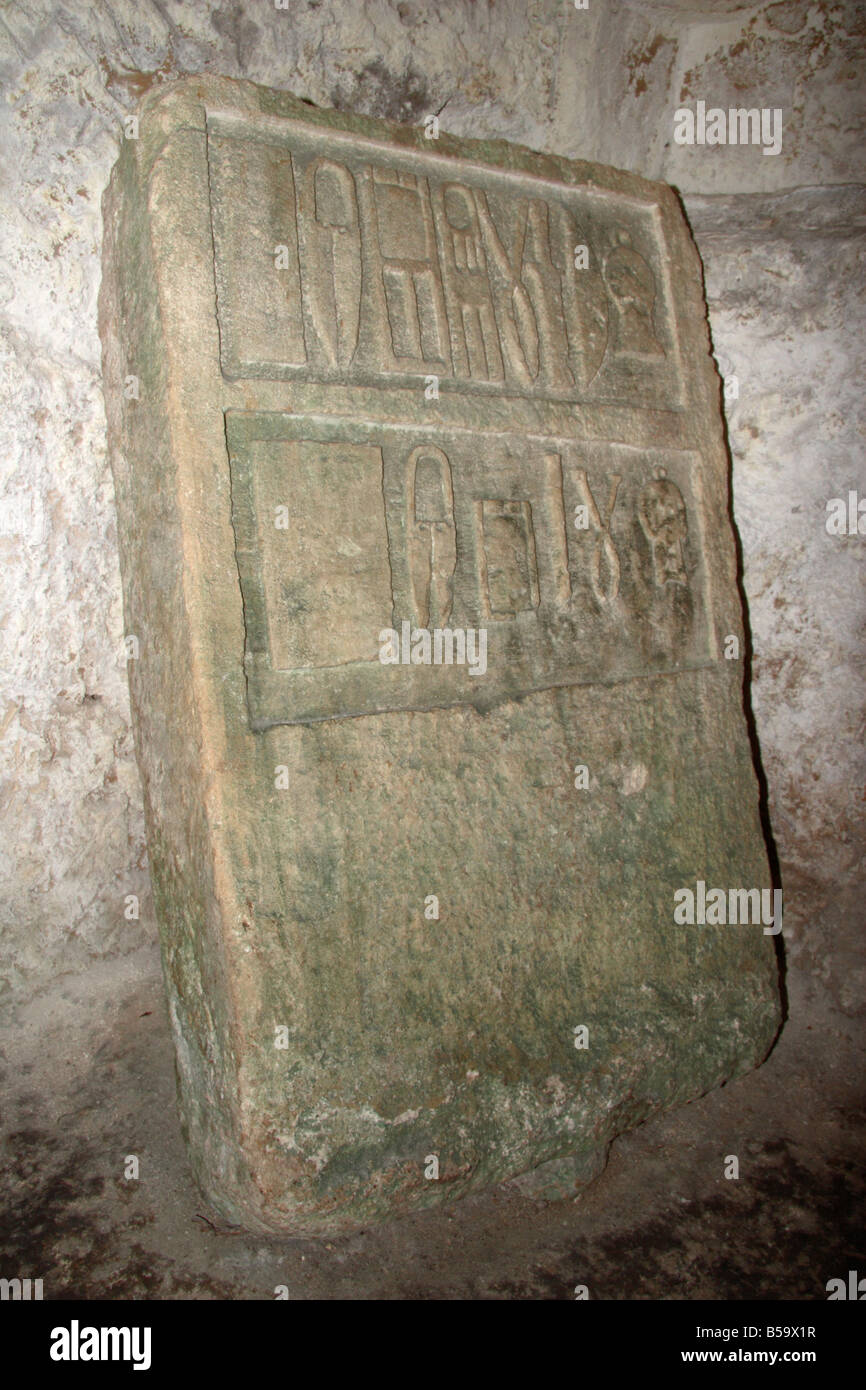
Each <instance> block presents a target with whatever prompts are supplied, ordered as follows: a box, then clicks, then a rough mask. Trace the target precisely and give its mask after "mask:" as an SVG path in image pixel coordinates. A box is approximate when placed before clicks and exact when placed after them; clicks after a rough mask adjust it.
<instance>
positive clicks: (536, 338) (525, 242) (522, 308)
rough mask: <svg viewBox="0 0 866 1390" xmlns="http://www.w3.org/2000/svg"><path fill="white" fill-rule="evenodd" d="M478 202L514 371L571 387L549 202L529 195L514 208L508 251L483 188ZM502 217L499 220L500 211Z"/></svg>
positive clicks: (525, 378) (526, 379)
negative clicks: (553, 252)
mask: <svg viewBox="0 0 866 1390" xmlns="http://www.w3.org/2000/svg"><path fill="white" fill-rule="evenodd" d="M475 204H476V208H477V211H478V221H479V225H480V227H481V231H482V235H483V237H484V245H485V249H486V254H487V264H488V266H489V267H490V271H491V285H492V287H493V291H494V302H495V306H496V317H497V322H498V325H499V333H500V339H501V342H502V348H503V353H504V356H505V360H506V362H507V363H508V367H509V370H510V372H511V374H512V375H513V376H514V377H515V378H516V379H517V380H518V381H519V382H520V383H521V384H522V385H530V384H531V383H532V382H534V381H541V382H543V383H544V384H545V385H547V386H551V387H554V388H556V389H558V390H563V389H566V388H568V387H570V386H573V385H574V378H573V377H572V374H571V372H570V371H569V369H568V366H567V364H566V357H567V352H568V345H567V340H566V333H565V321H564V317H563V306H562V283H561V277H560V273H559V271H558V270H557V268H556V266H555V265H554V263H553V260H552V257H551V250H550V226H549V210H548V206H547V203H545V202H544V201H543V200H542V199H541V198H530V199H521V200H520V201H519V202H518V203H517V204H516V205H515V206H514V208H513V209H512V213H511V235H510V237H509V245H510V249H507V248H506V245H505V243H504V241H503V233H501V232H500V229H499V228H498V227H497V225H496V222H495V220H494V216H493V213H492V212H491V209H490V206H489V203H488V200H487V195H486V194H485V193H484V191H483V190H481V189H477V190H476V191H475ZM498 215H499V216H500V221H501V220H502V216H501V213H500V214H498Z"/></svg>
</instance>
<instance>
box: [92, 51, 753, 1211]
mask: <svg viewBox="0 0 866 1390" xmlns="http://www.w3.org/2000/svg"><path fill="white" fill-rule="evenodd" d="M432 146H433V142H432V141H428V140H426V139H425V136H424V134H423V132H419V131H417V130H413V129H411V128H406V127H397V126H393V127H391V126H386V125H384V124H383V123H381V122H374V121H371V120H369V119H364V118H354V119H351V118H348V117H342V118H341V117H340V116H338V115H337V114H336V113H333V112H321V111H317V112H311V111H310V110H309V109H307V108H305V107H304V106H303V105H302V103H300V102H298V101H297V100H295V99H293V98H291V97H289V96H286V95H284V94H281V93H278V92H274V91H272V90H268V89H265V88H256V87H253V86H251V85H248V84H236V83H235V84H233V83H231V82H229V81H226V80H221V81H218V80H216V79H208V80H203V79H191V80H188V81H186V82H184V83H180V84H177V85H176V86H174V87H172V88H171V89H169V90H167V91H166V92H164V93H160V94H153V95H152V96H150V97H148V98H146V99H145V102H144V104H143V106H142V109H141V112H140V116H139V125H138V127H137V130H136V132H135V135H134V138H130V139H129V140H128V141H127V142H126V144H125V147H124V149H123V152H122V155H121V159H120V161H119V163H118V166H117V169H116V171H115V174H114V176H113V178H112V182H111V185H110V188H109V192H108V194H107V197H106V203H105V228H106V248H105V279H104V283H103V292H102V298H101V310H100V313H101V329H102V333H103V339H104V343H105V357H104V371H105V391H106V402H107V407H108V417H109V441H110V446H111V458H112V466H113V469H114V474H115V480H116V491H117V501H118V515H119V523H120V544H121V560H122V568H123V575H124V606H125V617H126V625H127V632H128V633H129V634H135V637H136V639H137V643H138V646H137V648H136V651H135V654H134V658H133V659H131V660H130V662H129V672H130V689H131V694H132V704H133V716H134V723H135V728H136V741H137V751H138V757H139V765H140V769H141V774H142V781H143V787H144V793H145V810H146V816H147V821H148V841H149V850H150V860H151V872H152V878H153V883H154V891H155V897H156V905H157V915H158V918H159V921H160V928H161V934H162V942H163V956H164V961H165V969H166V979H167V985H168V990H169V1002H170V1011H171V1014H172V1019H173V1022H174V1027H175V1035H176V1043H177V1050H178V1069H179V1082H180V1096H181V1108H182V1114H183V1120H184V1126H185V1130H186V1132H187V1135H188V1140H189V1144H190V1150H191V1153H192V1157H193V1164H194V1167H195V1170H196V1173H197V1175H198V1178H199V1181H200V1182H201V1184H202V1186H203V1188H204V1190H205V1192H206V1193H207V1194H208V1196H209V1198H210V1200H211V1201H212V1202H213V1204H214V1205H215V1207H216V1208H217V1209H218V1210H219V1211H221V1212H222V1213H223V1215H224V1216H225V1217H227V1218H228V1219H231V1220H234V1221H241V1222H243V1223H244V1224H247V1225H251V1226H252V1227H253V1228H257V1229H267V1230H290V1231H294V1232H306V1233H312V1232H316V1231H327V1230H330V1229H339V1228H343V1227H346V1226H358V1225H360V1224H363V1223H365V1222H369V1221H371V1220H375V1219H378V1218H381V1217H383V1216H385V1215H391V1214H393V1213H394V1212H395V1211H402V1210H409V1209H412V1208H415V1207H426V1206H432V1205H436V1204H438V1203H439V1202H441V1201H444V1200H449V1199H451V1198H453V1197H455V1196H461V1195H464V1194H465V1193H467V1192H470V1191H474V1190H478V1189H479V1188H483V1187H485V1186H488V1185H490V1184H491V1183H495V1182H497V1181H502V1180H503V1179H507V1178H512V1177H515V1176H518V1175H519V1174H521V1173H525V1172H526V1171H527V1170H529V1169H535V1168H538V1167H539V1165H542V1166H543V1167H544V1168H545V1169H546V1175H541V1176H539V1177H538V1178H537V1181H538V1183H539V1184H540V1186H539V1188H538V1190H539V1191H549V1190H553V1189H555V1190H558V1191H562V1190H565V1191H568V1190H573V1189H574V1186H575V1183H576V1182H579V1181H581V1180H585V1179H586V1177H587V1176H589V1175H591V1173H592V1172H594V1171H596V1170H597V1167H598V1163H599V1157H598V1155H599V1151H601V1154H603V1151H604V1148H605V1146H606V1145H607V1144H608V1143H609V1142H610V1140H611V1139H612V1138H613V1137H614V1136H615V1135H616V1134H617V1133H619V1132H621V1131H622V1130H624V1129H627V1128H629V1127H630V1126H632V1125H634V1124H635V1123H637V1122H639V1121H640V1120H642V1119H644V1118H645V1117H646V1116H647V1115H649V1114H652V1113H653V1112H654V1111H655V1110H657V1109H659V1108H660V1107H665V1106H669V1105H671V1104H674V1103H677V1102H681V1101H683V1100H686V1099H689V1098H691V1097H693V1096H695V1095H699V1094H701V1093H702V1092H704V1091H706V1090H707V1089H708V1088H709V1087H711V1086H712V1085H714V1084H718V1083H719V1082H720V1081H723V1080H725V1079H726V1078H728V1077H729V1076H731V1075H735V1074H739V1073H741V1072H742V1071H743V1070H746V1069H748V1068H749V1067H750V1066H754V1065H755V1064H757V1063H758V1062H759V1061H760V1060H761V1059H762V1058H763V1057H764V1056H765V1054H766V1052H767V1050H768V1048H769V1046H770V1044H771V1042H772V1040H773V1038H774V1036H775V1033H776V1030H777V1027H778V1023H779V1000H778V991H777V986H776V956H775V951H774V947H773V943H772V941H771V940H770V939H768V936H767V934H766V933H765V932H764V931H763V930H762V925H763V924H762V922H761V920H760V918H757V919H755V918H753V919H752V921H751V923H749V922H748V921H746V922H743V921H742V919H741V920H740V921H739V923H734V922H733V921H732V923H731V924H725V925H704V924H703V918H702V916H699V918H698V923H697V924H695V922H694V919H692V923H691V924H689V925H687V924H685V923H684V922H683V919H682V918H680V919H679V922H678V919H677V918H676V916H675V913H674V908H675V903H676V899H675V894H676V893H677V891H678V890H682V889H684V888H685V889H687V890H688V889H690V890H692V891H695V890H696V885H697V883H698V881H701V882H702V883H704V882H705V883H706V884H707V885H708V886H711V887H713V888H717V889H718V888H721V890H722V894H723V897H724V899H725V902H726V903H727V900H728V897H727V895H728V892H729V890H734V889H751V890H758V891H760V890H765V891H766V890H767V889H768V888H769V885H770V878H769V873H768V868H767V863H766V856H765V850H764V844H763V837H762V833H761V827H760V821H759V815H758V786H757V781H756V778H755V775H754V772H753V770H752V766H751V752H750V748H749V743H748V738H747V731H746V724H745V718H744V712H743V664H742V662H741V661H738V660H729V659H727V658H726V656H725V649H726V644H727V643H728V642H730V641H731V640H735V641H738V642H742V631H741V625H740V618H739V612H738V609H739V597H738V592H737V587H736V565H735V550H734V539H733V533H732V530H731V528H730V523H729V519H728V515H729V498H728V486H727V460H726V456H725V452H724V448H723V439H722V428H721V416H720V411H719V379H718V376H717V374H716V371H715V366H714V363H713V361H712V358H711V355H710V351H709V340H708V334H707V328H706V323H705V321H704V316H703V306H702V300H701V292H700V273H699V263H698V260H697V256H696V253H695V251H694V248H693V246H692V244H691V242H690V239H689V237H688V233H687V230H686V228H685V224H684V221H683V219H682V215H681V213H680V210H679V206H678V204H677V202H676V199H675V197H674V195H673V194H672V192H671V191H670V190H669V189H667V188H666V187H664V186H663V185H659V184H649V183H646V182H644V181H642V180H639V179H637V178H634V177H633V176H628V175H623V174H619V173H616V172H615V171H612V170H609V169H605V168H603V167H601V166H591V165H586V164H581V165H574V164H569V163H568V162H567V161H564V160H560V159H557V158H555V157H552V156H549V157H542V156H540V155H534V154H532V153H531V152H529V151H526V150H523V149H521V148H519V147H516V146H508V145H505V144H502V143H499V144H494V143H492V142H487V143H485V144H481V143H471V142H466V141H457V140H455V139H454V138H452V137H441V138H440V139H439V140H438V141H436V143H435V150H434V148H433V147H432ZM579 247H584V248H586V249H587V251H588V264H587V265H586V266H582V265H577V266H576V264H575V262H576V261H579V260H581V258H582V253H581V252H580V251H579V250H576V248H579ZM275 248H276V251H275ZM431 373H433V374H435V380H436V381H437V382H438V386H439V394H437V395H435V396H434V397H432V398H431V397H430V396H429V395H428V392H427V389H426V387H427V386H429V381H430V375H429V374H431ZM130 374H134V381H135V385H134V388H133V389H132V390H130V389H129V382H130ZM281 507H285V509H286V513H285V516H284V517H283V519H282V520H283V522H284V523H287V524H281V523H280V515H279V514H280V509H281ZM445 627H447V628H448V629H449V633H448V637H449V639H450V636H451V632H450V630H451V629H457V630H460V631H462V632H465V633H467V646H468V644H469V638H468V634H469V633H470V632H471V633H472V634H473V635H474V637H475V641H476V642H478V640H479V634H481V633H483V635H484V638H485V639H486V644H487V645H486V653H485V659H484V662H483V664H480V663H478V662H477V660H476V663H475V669H472V668H471V666H470V665H469V663H468V662H467V661H464V662H463V663H462V664H461V663H460V661H459V657H458V658H457V659H456V661H455V662H454V664H452V665H445V666H443V665H442V664H441V657H440V658H439V664H436V660H435V656H434V662H433V664H430V655H431V654H432V653H428V654H427V658H426V662H425V661H420V662H418V661H416V656H417V654H418V652H419V651H420V653H421V654H422V655H423V647H421V646H420V642H421V641H422V640H423V634H427V635H428V641H429V634H430V632H431V630H432V631H433V632H434V633H435V632H437V631H438V632H440V635H441V629H442V628H445ZM386 632H388V633H391V634H392V635H393V636H392V638H391V639H388V641H389V642H392V641H393V640H394V639H395V638H396V636H397V634H400V635H401V638H402V643H403V646H404V650H403V655H402V658H398V657H397V654H396V652H394V653H393V655H394V657H395V660H394V662H393V663H384V662H383V661H382V659H381V657H382V653H381V652H380V653H379V655H378V656H377V644H379V643H382V642H383V634H384V633H386ZM419 633H420V634H422V637H419V635H418V634H419ZM410 634H411V641H412V644H413V652H412V661H411V662H410V660H409V655H410V654H409V651H408V649H407V644H408V642H409V639H410ZM386 645H387V643H386ZM477 655H478V648H476V658H477ZM471 660H472V658H469V661H470V662H471ZM575 764H579V765H581V766H585V768H586V770H587V774H588V786H586V787H583V786H581V785H579V782H578V780H577V779H576V778H575V772H576V767H575ZM434 901H435V904H436V906H435V908H430V904H431V903H432V902H434ZM427 909H430V910H427ZM712 920H713V919H712V918H710V921H712ZM721 920H722V922H723V923H726V918H725V917H724V916H723V917H722V919H721ZM765 920H766V919H765ZM716 921H718V919H716ZM581 1028H585V1029H588V1034H589V1045H588V1046H586V1047H584V1046H579V1045H578V1039H577V1038H576V1037H575V1032H576V1030H579V1029H581ZM281 1030H282V1034H283V1036H282V1037H279V1038H278V1037H277V1034H278V1033H279V1032H280V1031H281ZM594 1154H595V1155H596V1157H593V1155H594ZM434 1161H435V1162H436V1163H437V1164H438V1170H437V1171H433V1172H431V1170H430V1168H429V1165H430V1164H431V1163H432V1162H434Z"/></svg>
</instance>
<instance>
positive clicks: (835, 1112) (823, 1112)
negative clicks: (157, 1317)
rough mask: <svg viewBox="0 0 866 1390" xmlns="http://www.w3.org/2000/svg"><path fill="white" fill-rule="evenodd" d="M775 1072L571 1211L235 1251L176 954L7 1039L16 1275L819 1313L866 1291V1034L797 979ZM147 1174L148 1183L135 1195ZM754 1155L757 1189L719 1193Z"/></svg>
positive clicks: (470, 1218) (7, 1178) (4, 1235)
mask: <svg viewBox="0 0 866 1390" xmlns="http://www.w3.org/2000/svg"><path fill="white" fill-rule="evenodd" d="M788 987H789V990H790V992H791V1000H790V1014H791V1016H790V1018H789V1020H788V1022H787V1023H786V1025H785V1028H784V1029H783V1032H782V1035H781V1037H780V1039H779V1041H778V1042H777V1044H776V1046H775V1048H774V1050H773V1052H772V1053H771V1055H770V1057H769V1059H768V1060H767V1062H766V1063H765V1064H764V1066H763V1067H761V1068H760V1069H759V1070H758V1071H756V1072H753V1073H751V1074H750V1075H749V1076H747V1077H744V1078H742V1079H740V1080H738V1081H735V1082H730V1083H729V1084H728V1085H726V1086H724V1087H722V1088H721V1089H720V1090H717V1091H715V1092H713V1093H711V1094H709V1095H707V1096H704V1097H703V1098H702V1099H700V1100H697V1101H694V1102H693V1103H692V1104H690V1105H687V1106H685V1107H684V1108H683V1109H681V1110H678V1111H676V1112H673V1113H669V1114H666V1115H662V1116H658V1117H656V1118H654V1119H652V1120H650V1121H648V1122H646V1123H645V1124H643V1125H641V1126H640V1128H638V1129H636V1130H634V1131H632V1133H630V1134H627V1135H624V1136H622V1137H621V1138H619V1139H618V1140H617V1141H616V1142H615V1143H614V1145H613V1146H612V1148H611V1152H610V1159H609V1162H608V1165H607V1168H606V1169H605V1171H604V1172H603V1174H602V1175H601V1177H599V1178H598V1179H597V1180H596V1181H595V1182H594V1183H592V1184H591V1185H590V1186H589V1187H588V1188H586V1189H585V1190H584V1191H583V1193H582V1194H581V1195H580V1196H579V1197H578V1198H576V1199H571V1200H568V1201H565V1202H556V1203H551V1204H543V1203H540V1202H537V1201H534V1200H531V1199H530V1198H527V1197H525V1196H523V1195H521V1194H520V1193H519V1192H518V1191H517V1190H516V1188H515V1187H513V1186H510V1185H507V1186H503V1187H499V1188H494V1189H492V1190H490V1191H489V1192H487V1193H484V1194H483V1195H480V1196H476V1197H470V1198H466V1199H465V1200H463V1201H462V1202H459V1203H456V1204H455V1205H453V1206H452V1207H451V1208H450V1209H440V1210H437V1211H431V1212H424V1213H421V1214H419V1215H415V1216H411V1217H406V1218H401V1219H400V1220H397V1221H393V1222H391V1223H389V1224H387V1225H385V1226H381V1227H378V1228H374V1229H369V1230H365V1231H361V1232H358V1233H356V1234H353V1235H347V1236H340V1237H332V1238H330V1239H327V1240H320V1241H315V1240H301V1239H285V1238H284V1239H280V1238H275V1237H262V1236H251V1235H246V1234H243V1233H238V1232H236V1231H231V1230H226V1229H224V1227H223V1225H222V1224H221V1223H220V1222H219V1221H218V1220H217V1219H216V1218H215V1217H214V1215H213V1213H212V1212H210V1211H209V1209H208V1208H207V1206H206V1205H205V1204H204V1203H203V1201H202V1198H201V1197H200V1196H199V1194H198V1192H197V1190H196V1188H195V1186H194V1183H193V1181H192V1178H191V1175H190V1172H189V1167H188V1165H187V1161H186V1157H185V1153H184V1149H183V1144H182V1140H181V1135H180V1127H179V1123H178V1119H177V1112H176V1108H175V1101H174V1061H173V1050H172V1043H171V1038H170V1034H169V1026H168V1019H167V1015H166V1009H165V1004H164V997H163V990H162V982H161V978H160V975H159V963H158V955H157V952H156V951H155V949H152V948H146V949H142V950H141V951H139V952H138V953H137V954H136V955H134V956H131V957H127V958H126V959H125V960H123V961H121V962H114V963H112V964H110V965H109V964H99V965H97V966H94V969H93V971H92V972H91V973H90V974H89V975H88V977H87V978H86V979H84V978H81V977H72V976H70V977H66V979H65V980H61V981H60V982H59V983H58V985H57V986H55V991H54V993H53V994H51V995H43V996H42V997H41V998H38V999H37V1000H35V1001H34V1002H33V1003H31V1004H30V1005H28V1006H27V1007H26V1009H24V1010H22V1011H21V1013H20V1014H19V1017H18V1018H17V1020H16V1023H15V1026H14V1027H12V1028H10V1029H8V1030H7V1032H6V1033H5V1034H4V1035H3V1039H2V1051H0V1066H2V1083H0V1084H2V1094H3V1096H4V1100H3V1106H2V1115H0V1130H2V1143H3V1163H2V1192H0V1261H2V1262H0V1275H3V1276H6V1277H12V1276H15V1275H17V1276H18V1277H22V1278H24V1277H28V1276H29V1277H31V1278H42V1279H43V1281H44V1296H45V1298H46V1299H54V1298H59V1299H65V1298H80V1299H100V1300H103V1299H107V1300H115V1299H116V1300H126V1299H272V1298H273V1297H274V1290H275V1288H276V1286H277V1285H286V1286H287V1288H288V1290H289V1297H290V1298H292V1299H351V1300H365V1299H532V1300H535V1299H572V1298H573V1297H574V1288H575V1286H576V1285H578V1284H582V1285H586V1287H587V1289H588V1290H589V1297H590V1298H597V1299H650V1300H656V1299H687V1300H693V1299H722V1300H737V1299H792V1300H815V1299H819V1300H825V1299H826V1297H827V1294H826V1291H825V1290H826V1284H827V1281H828V1279H831V1278H837V1277H842V1278H846V1277H847V1272H848V1271H849V1270H850V1269H859V1270H861V1271H864V1272H866V1221H864V1208H866V1200H864V1189H866V1171H864V1169H866V1165H864V1163H863V1156H864V1147H866V1144H864V1126H863V1108H864V1107H863V1089H862V1078H863V1076H864V1074H866V1068H864V1065H863V1063H864V1051H866V1046H864V1038H863V1030H862V1026H861V1025H860V1024H858V1022H857V1021H856V1020H853V1019H849V1018H847V1017H845V1016H844V1015H841V1014H839V1013H837V1012H834V1011H831V1009H830V1007H829V1005H828V1004H826V1003H822V999H823V996H822V995H821V994H820V992H819V991H818V989H817V986H816V987H815V988H814V990H811V992H809V993H803V992H801V991H800V992H798V989H797V982H796V980H795V981H794V983H793V985H792V983H791V981H790V979H789V985H788ZM127 1154H136V1155H138V1156H139V1159H140V1178H139V1180H138V1181H137V1182H134V1181H133V1182H129V1181H126V1180H125V1178H124V1176H123V1170H124V1159H125V1156H126V1155H127ZM730 1154H735V1155H737V1157H738V1158H739V1178H738V1179H737V1180H731V1179H726V1178H725V1177H724V1169H725V1158H726V1156H727V1155H730Z"/></svg>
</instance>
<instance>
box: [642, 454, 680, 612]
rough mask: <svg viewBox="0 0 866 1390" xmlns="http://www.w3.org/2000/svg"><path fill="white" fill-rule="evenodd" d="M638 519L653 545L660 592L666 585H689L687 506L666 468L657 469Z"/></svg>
mask: <svg viewBox="0 0 866 1390" xmlns="http://www.w3.org/2000/svg"><path fill="white" fill-rule="evenodd" d="M637 515H638V520H639V522H640V525H641V529H642V531H643V533H644V535H645V536H646V538H647V540H648V541H649V543H650V550H651V551H652V557H653V572H654V575H655V582H656V584H657V585H658V586H659V588H661V587H662V586H663V585H664V584H687V583H688V575H687V574H686V565H685V555H684V545H685V541H686V537H687V536H688V529H689V523H688V518H687V514H686V504H685V501H684V500H683V495H682V493H681V492H680V490H679V488H678V487H677V485H676V483H672V482H671V481H670V479H669V478H668V477H667V473H666V470H665V469H664V468H657V469H656V473H655V480H654V481H653V482H651V483H648V484H647V486H646V487H645V488H644V490H643V492H642V493H641V495H640V498H639V500H638V507H637Z"/></svg>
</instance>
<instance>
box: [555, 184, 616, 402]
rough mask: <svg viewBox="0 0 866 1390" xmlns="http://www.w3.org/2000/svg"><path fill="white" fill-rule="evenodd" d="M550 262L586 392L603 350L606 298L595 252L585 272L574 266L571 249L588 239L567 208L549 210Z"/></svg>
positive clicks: (597, 368) (605, 344)
mask: <svg viewBox="0 0 866 1390" xmlns="http://www.w3.org/2000/svg"><path fill="white" fill-rule="evenodd" d="M551 212H552V217H551V238H552V243H553V261H554V264H555V265H556V266H557V267H558V268H559V272H560V275H561V277H562V308H563V314H564V317H565V326H566V332H567V334H568V343H569V347H570V349H571V353H572V362H573V363H574V364H575V375H576V376H577V378H578V380H579V382H580V383H581V385H582V386H583V388H584V389H586V387H587V386H589V384H590V383H591V382H592V381H593V379H594V378H595V377H596V376H597V374H598V371H599V368H600V367H601V364H602V361H603V360H604V354H605V351H606V349H607V333H608V297H607V293H606V291H605V287H604V281H603V279H602V277H601V275H600V273H599V271H598V269H597V268H596V267H597V260H596V256H595V252H594V251H592V252H591V255H590V263H589V265H588V266H587V267H586V269H583V270H578V269H577V267H576V266H575V264H574V248H575V246H577V245H579V244H581V245H582V244H587V243H588V238H587V236H586V235H585V233H584V232H583V231H581V230H580V229H579V228H578V227H576V225H575V223H574V221H573V219H572V217H571V214H570V213H569V211H568V209H567V208H565V207H563V206H562V204H561V203H554V204H553V207H552V209H551Z"/></svg>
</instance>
